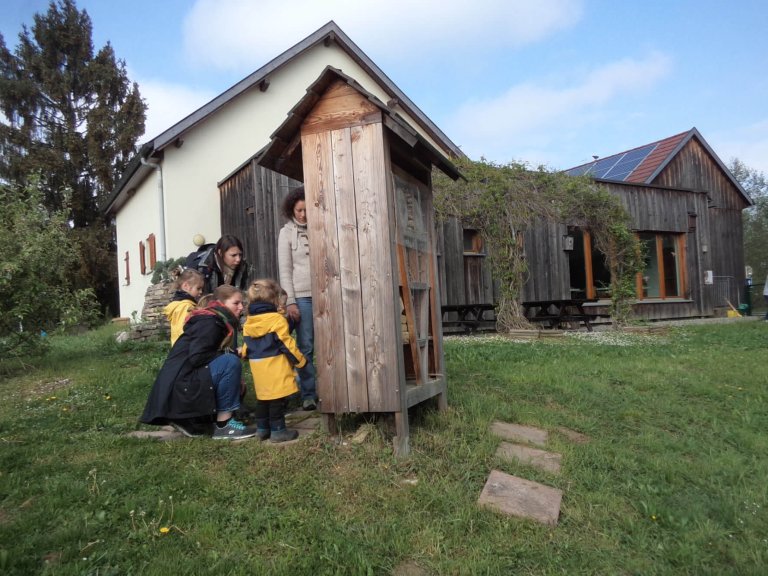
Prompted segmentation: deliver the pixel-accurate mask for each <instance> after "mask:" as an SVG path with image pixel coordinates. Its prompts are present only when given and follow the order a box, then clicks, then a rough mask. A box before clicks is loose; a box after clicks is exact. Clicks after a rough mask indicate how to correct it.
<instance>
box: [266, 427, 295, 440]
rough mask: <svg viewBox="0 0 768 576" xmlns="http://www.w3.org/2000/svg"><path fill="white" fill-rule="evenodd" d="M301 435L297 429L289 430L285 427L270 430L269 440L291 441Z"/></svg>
mask: <svg viewBox="0 0 768 576" xmlns="http://www.w3.org/2000/svg"><path fill="white" fill-rule="evenodd" d="M298 437H299V433H298V432H297V431H296V430H288V428H283V429H282V430H270V432H269V441H270V442H289V441H291V440H296V438H298Z"/></svg>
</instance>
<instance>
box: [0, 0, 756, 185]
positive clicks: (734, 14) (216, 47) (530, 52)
mask: <svg viewBox="0 0 768 576" xmlns="http://www.w3.org/2000/svg"><path fill="white" fill-rule="evenodd" d="M77 5H78V7H79V8H81V9H85V10H86V11H87V12H88V13H89V15H90V16H91V19H92V21H93V27H94V43H95V45H96V47H100V46H102V45H103V44H104V43H105V42H107V41H110V42H111V43H112V45H113V46H114V48H115V51H116V53H117V55H118V56H119V57H120V58H122V59H123V60H125V62H126V64H127V67H128V72H129V76H130V78H131V79H132V80H135V81H136V82H138V83H139V87H140V90H141V92H142V95H143V96H144V98H145V99H146V101H147V104H148V105H149V111H148V121H147V134H146V135H145V138H144V139H150V138H152V137H154V136H156V135H157V134H159V133H160V132H162V131H163V130H165V129H166V128H169V127H170V126H171V125H173V124H174V123H175V122H176V121H178V120H180V119H181V118H183V117H184V116H186V115H187V114H189V113H190V112H192V111H194V110H195V109H197V108H198V107H200V106H201V105H203V104H204V103H206V102H207V101H209V100H210V99H212V98H213V97H215V96H216V95H217V94H219V93H221V92H223V91H224V90H226V89H227V88H228V87H230V86H231V85H233V84H235V83H236V82H237V81H239V80H240V79H242V78H243V77H245V76H246V75H248V74H249V73H250V72H252V71H253V70H255V69H257V68H259V67H261V66H262V65H264V64H265V63H267V62H268V61H269V60H271V59H272V58H274V57H275V56H277V55H278V54H280V53H281V52H283V51H285V50H286V49H288V48H290V47H291V46H293V45H294V44H296V43H297V42H299V41H301V40H302V39H303V38H304V37H306V36H307V35H309V34H310V33H312V32H313V31H314V30H316V29H317V28H319V27H320V26H322V25H323V24H325V23H326V22H328V21H329V20H335V21H336V23H337V24H338V25H339V26H340V27H341V28H342V29H343V30H344V31H345V32H346V34H347V35H348V36H349V37H350V38H351V39H352V40H353V41H354V42H355V43H356V44H357V45H358V46H359V47H360V48H361V49H362V50H363V51H364V52H365V53H366V54H368V56H369V57H371V58H372V59H373V60H374V62H376V63H377V64H378V65H379V67H380V68H382V70H384V72H385V73H386V74H387V75H388V76H389V77H390V78H391V79H392V80H393V81H394V82H395V83H396V84H397V85H398V86H399V87H400V88H401V89H402V90H403V91H404V92H405V93H406V94H407V95H408V96H409V97H410V98H411V99H412V100H413V101H414V102H415V103H416V104H417V105H418V106H419V107H420V108H421V109H422V110H423V111H424V113H425V114H427V115H428V116H429V117H430V118H431V119H432V120H433V121H434V122H435V123H437V124H438V126H440V128H441V129H442V130H443V131H444V132H445V133H446V134H447V135H448V136H449V137H450V138H451V139H452V140H453V141H454V142H455V143H456V144H458V145H459V146H461V148H462V149H463V150H464V151H465V152H466V153H467V154H468V155H469V156H470V157H472V158H479V157H481V156H483V157H485V158H487V159H489V160H493V161H496V162H507V161H510V160H521V161H527V162H530V163H531V164H534V165H537V164H546V165H548V166H549V167H551V168H569V167H572V166H575V165H578V164H581V163H584V162H587V161H589V160H591V157H592V155H593V154H594V155H598V156H608V155H610V154H613V153H616V152H620V151H623V150H626V149H628V148H633V147H636V146H640V145H642V144H646V143H648V142H652V141H655V140H659V139H661V138H665V137H667V136H671V135H673V134H677V133H680V132H683V131H686V130H689V129H690V128H692V127H694V126H695V127H696V128H698V129H699V131H700V132H701V133H702V135H703V136H704V138H705V139H706V140H707V141H708V142H709V144H710V145H711V146H712V148H713V149H714V150H715V152H716V153H717V154H718V155H719V156H720V157H721V159H722V160H723V161H724V162H728V161H729V160H730V158H732V157H738V158H740V159H741V160H742V161H744V162H745V163H746V164H747V165H749V166H752V167H753V168H757V169H759V170H762V171H764V172H766V173H768V33H767V31H768V2H766V1H765V0H733V1H731V2H724V1H722V0H644V1H642V2H641V1H635V0H626V1H617V0H537V1H535V2H533V1H530V0H498V1H497V0H474V1H471V2H469V1H465V0H452V1H451V2H446V1H445V0H423V1H421V2H413V0H409V1H405V0H389V1H388V2H385V3H383V4H382V3H381V2H376V3H374V2H369V1H368V0H356V1H355V0H324V1H323V2H318V1H317V0H280V1H278V0H159V1H158V0H153V1H149V0H133V1H132V2H129V3H126V2H123V1H118V0H78V1H77ZM47 6H48V2H47V1H43V0H2V2H0V32H2V34H3V36H4V37H5V42H6V45H7V46H8V47H9V48H13V47H15V45H16V41H17V35H18V32H19V31H20V30H21V25H22V24H27V25H31V24H32V16H33V14H34V13H35V12H44V11H45V10H46V9H47ZM281 121H282V119H276V124H275V125H276V126H277V125H278V124H279V123H280V122H281Z"/></svg>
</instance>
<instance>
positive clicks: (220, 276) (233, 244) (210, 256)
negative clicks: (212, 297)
mask: <svg viewBox="0 0 768 576" xmlns="http://www.w3.org/2000/svg"><path fill="white" fill-rule="evenodd" d="M185 267H186V268H193V269H195V270H198V271H199V272H201V273H202V275H203V277H204V278H205V287H204V289H203V294H210V293H211V292H213V291H214V290H215V289H216V288H218V287H219V286H223V285H224V284H229V285H230V286H234V287H235V288H240V290H246V289H247V288H248V285H249V276H250V266H249V265H248V263H247V262H246V261H245V259H244V258H243V243H242V242H240V239H239V238H237V237H235V236H231V235H230V234H225V235H224V236H222V237H221V238H219V241H218V242H216V244H205V245H204V246H201V247H200V248H199V249H198V250H197V252H193V253H192V254H190V255H189V256H188V257H187V263H186V265H185Z"/></svg>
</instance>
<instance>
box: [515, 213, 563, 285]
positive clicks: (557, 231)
mask: <svg viewBox="0 0 768 576" xmlns="http://www.w3.org/2000/svg"><path fill="white" fill-rule="evenodd" d="M566 233H567V227H566V226H565V225H564V224H556V223H552V222H544V221H540V222H538V223H537V224H536V225H534V226H532V227H531V228H529V229H528V230H526V231H525V234H524V235H523V237H524V247H525V260H526V263H527V265H528V279H527V281H526V283H525V286H524V287H523V300H547V299H551V298H555V299H562V298H569V297H570V273H569V268H568V253H567V252H565V251H564V250H563V248H564V246H563V237H564V236H565V235H566Z"/></svg>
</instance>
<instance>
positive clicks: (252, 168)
mask: <svg viewBox="0 0 768 576" xmlns="http://www.w3.org/2000/svg"><path fill="white" fill-rule="evenodd" d="M298 186H301V182H298V181H296V180H292V179H290V178H288V177H287V176H283V175H281V174H278V173H276V172H272V171H271V170H267V169H266V168H262V167H261V166H259V165H258V164H256V163H255V162H253V161H252V162H249V163H248V164H246V165H245V166H244V167H243V168H242V169H240V170H239V171H238V172H236V173H235V174H233V175H232V176H231V177H230V178H228V179H227V180H226V181H224V182H222V183H221V185H220V186H219V193H220V197H221V230H222V234H232V235H234V236H236V237H238V238H239V239H240V240H241V241H242V242H243V253H244V254H243V255H244V257H245V259H246V260H247V261H248V263H249V264H251V266H253V269H254V271H253V278H254V279H255V278H274V279H277V278H278V276H279V275H278V268H277V236H278V233H279V231H280V228H281V227H282V225H283V221H282V218H281V217H280V205H281V204H282V201H283V199H284V198H285V195H286V194H287V193H288V192H289V191H290V190H292V189H294V188H296V187H298ZM213 240H215V239H213Z"/></svg>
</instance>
